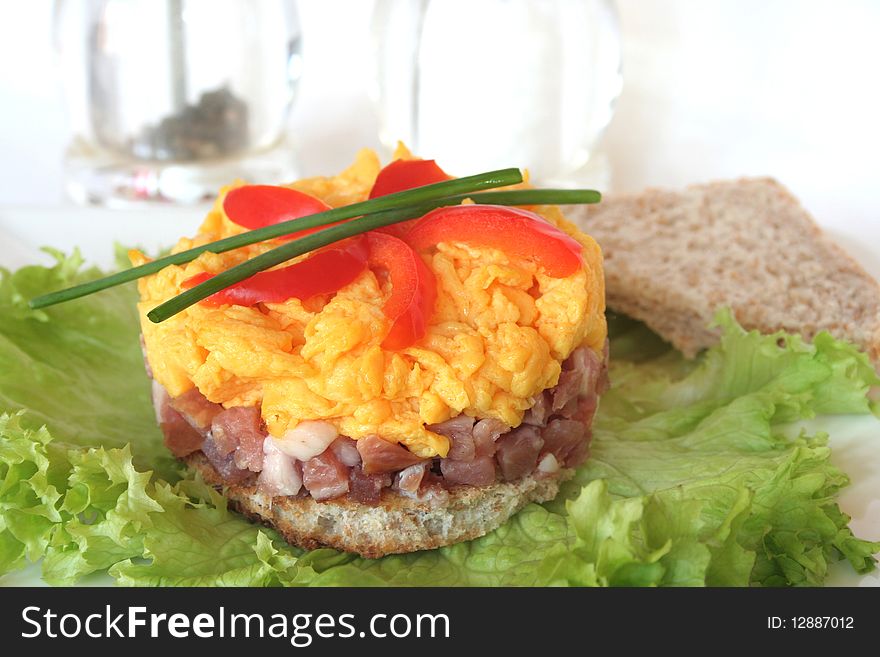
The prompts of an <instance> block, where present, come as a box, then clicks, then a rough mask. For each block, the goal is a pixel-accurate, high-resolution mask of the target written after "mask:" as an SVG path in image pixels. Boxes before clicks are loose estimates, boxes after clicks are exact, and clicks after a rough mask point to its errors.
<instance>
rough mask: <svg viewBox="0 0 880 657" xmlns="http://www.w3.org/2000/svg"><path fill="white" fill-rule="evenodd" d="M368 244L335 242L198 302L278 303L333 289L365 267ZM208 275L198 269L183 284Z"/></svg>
mask: <svg viewBox="0 0 880 657" xmlns="http://www.w3.org/2000/svg"><path fill="white" fill-rule="evenodd" d="M367 260H368V247H367V241H366V240H365V239H364V238H363V237H355V238H352V239H350V240H345V241H342V242H338V243H336V244H334V245H332V246H329V247H326V248H324V249H321V250H320V251H316V252H315V253H314V254H313V255H311V256H310V257H308V258H306V259H305V260H301V261H299V262H296V263H294V264H292V265H288V266H287V267H283V268H281V269H273V270H271V271H262V272H260V273H258V274H254V275H253V276H251V277H250V278H246V279H245V280H243V281H241V282H240V283H236V284H234V285H231V286H229V287H227V288H226V289H224V290H220V291H219V292H215V293H214V294H212V295H211V296H209V297H208V298H206V299H204V300H203V301H202V303H205V304H207V305H211V306H221V305H224V304H229V305H236V306H253V305H255V304H258V303H280V302H283V301H287V300H288V299H291V298H293V297H296V298H297V299H301V300H303V301H305V300H307V299H310V298H312V297H314V296H316V295H318V294H332V293H333V292H337V291H339V290H340V289H342V288H343V287H345V286H346V285H348V284H349V283H351V282H352V281H353V280H354V279H356V278H357V277H358V276H359V275H360V273H361V272H362V271H364V269H366V267H367ZM209 278H211V274H208V273H202V274H197V275H195V276H193V277H191V278H188V279H187V280H186V281H184V283H183V287H187V288H189V287H193V286H195V285H198V284H199V283H203V282H205V281H206V280H208V279H209Z"/></svg>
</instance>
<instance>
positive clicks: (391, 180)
mask: <svg viewBox="0 0 880 657" xmlns="http://www.w3.org/2000/svg"><path fill="white" fill-rule="evenodd" d="M451 178H452V176H450V175H447V174H446V172H445V171H443V169H441V168H440V167H438V166H437V163H436V162H434V160H394V162H392V163H391V164H388V165H387V166H385V168H383V169H382V170H381V171H380V172H379V175H378V176H377V177H376V182H374V183H373V189H372V190H370V198H376V197H377V196H385V195H386V194H393V193H395V192H402V191H405V190H407V189H412V188H413V187H422V186H423V185H430V184H433V183H437V182H443V181H444V180H450V179H451ZM415 222H416V220H415V219H410V220H409V221H402V222H400V223H399V224H391V225H390V226H385V227H383V228H377V229H376V230H377V231H378V232H380V233H388V234H389V235H394V236H395V237H400V238H404V237H406V234H407V233H408V232H409V229H410V228H412V227H413V225H415Z"/></svg>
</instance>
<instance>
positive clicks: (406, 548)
mask: <svg viewBox="0 0 880 657" xmlns="http://www.w3.org/2000/svg"><path fill="white" fill-rule="evenodd" d="M183 460H184V462H186V464H187V465H188V466H189V467H191V468H193V469H195V470H196V471H198V472H199V473H200V474H201V475H202V477H203V478H204V479H205V481H207V482H208V483H209V484H212V485H215V486H217V487H220V486H222V480H221V478H220V476H219V475H218V474H217V471H216V470H214V468H213V467H212V466H211V464H210V463H209V462H208V459H207V458H205V456H204V455H203V454H202V453H201V452H195V453H193V454H190V455H189V456H186V457H184V458H183ZM573 474H574V470H571V469H561V470H559V471H557V472H556V473H555V474H554V475H553V476H542V477H541V478H536V477H534V476H532V475H529V476H527V477H523V478H522V479H520V480H518V481H515V482H510V483H508V482H498V483H496V484H493V485H491V486H481V487H474V486H456V487H454V488H452V489H451V490H450V491H449V497H448V499H446V500H445V501H444V502H443V503H439V504H438V503H432V502H431V501H430V500H427V501H419V500H414V499H410V498H407V497H403V496H402V495H399V494H397V493H395V492H393V491H390V490H386V491H385V492H384V494H383V496H382V500H381V502H380V503H379V504H378V505H377V506H368V505H365V504H361V503H359V502H355V501H353V500H349V499H347V498H344V497H343V498H340V499H336V500H327V501H324V502H317V501H315V500H314V499H313V498H312V497H309V496H306V497H275V498H273V497H270V496H269V495H266V494H265V493H263V492H262V491H260V490H258V489H257V487H256V486H254V485H240V486H224V487H223V490H224V494H225V496H226V498H227V499H228V500H229V501H230V503H231V506H232V507H233V508H235V509H237V510H238V511H240V512H242V513H243V514H245V515H246V516H248V517H249V518H251V519H252V520H256V521H259V522H262V523H263V524H265V525H267V526H269V527H272V528H274V529H276V530H277V531H278V532H279V533H280V534H281V535H282V536H284V538H285V539H286V540H287V541H288V542H289V543H292V544H294V545H298V546H300V547H303V548H306V549H315V548H319V547H324V546H326V547H333V548H337V549H339V550H345V551H346V552H356V553H358V554H360V555H361V556H363V557H368V558H377V557H382V556H385V555H386V554H398V553H404V552H415V551H416V550H430V549H433V548H438V547H442V546H444V545H451V544H453V543H458V542H459V541H466V540H470V539H472V538H477V537H479V536H483V535H484V534H487V533H489V532H490V531H492V530H494V529H497V528H498V527H500V526H501V525H502V524H503V523H505V522H506V521H507V520H508V519H509V518H510V516H512V515H513V514H514V513H516V512H517V511H519V510H520V509H522V508H523V507H524V506H526V504H528V503H530V502H545V501H547V500H551V499H553V498H554V497H556V494H557V493H558V492H559V484H560V483H562V482H563V481H565V480H566V479H569V478H570V477H571V476H572V475H573Z"/></svg>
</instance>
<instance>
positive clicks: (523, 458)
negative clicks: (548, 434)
mask: <svg viewBox="0 0 880 657" xmlns="http://www.w3.org/2000/svg"><path fill="white" fill-rule="evenodd" d="M543 446H544V439H543V438H541V433H540V431H539V430H538V429H537V428H535V427H531V426H520V427H518V428H516V429H514V430H513V431H511V432H510V433H508V434H507V435H505V436H502V437H501V438H499V439H498V453H497V454H496V458H497V459H498V466H499V467H500V468H501V474H502V475H503V476H504V479H505V480H506V481H515V480H516V479H519V478H520V477H523V476H525V475H527V474H529V473H530V472H531V471H532V470H534V469H535V465H536V464H537V462H538V454H540V452H541V448H542V447H543Z"/></svg>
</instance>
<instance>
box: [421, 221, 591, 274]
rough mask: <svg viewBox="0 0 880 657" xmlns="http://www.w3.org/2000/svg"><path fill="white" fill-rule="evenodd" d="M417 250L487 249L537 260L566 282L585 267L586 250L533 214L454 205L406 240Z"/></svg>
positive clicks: (424, 222) (423, 225) (547, 270)
mask: <svg viewBox="0 0 880 657" xmlns="http://www.w3.org/2000/svg"><path fill="white" fill-rule="evenodd" d="M406 241H407V243H408V244H410V246H412V247H413V248H414V249H416V250H417V251H418V250H422V249H427V248H430V247H432V246H434V245H436V244H437V243H439V242H462V243H464V244H471V245H474V246H487V247H492V248H496V249H499V250H501V251H504V252H505V253H507V254H509V255H512V256H517V257H520V258H526V259H530V260H534V261H535V262H537V263H538V264H539V265H541V266H543V267H544V270H545V271H546V272H547V275H548V276H552V277H554V278H565V277H567V276H571V275H572V274H574V273H575V272H576V271H577V270H578V269H580V267H581V266H583V260H582V259H581V251H582V247H581V244H580V243H579V242H578V241H577V240H575V239H574V238H573V237H571V236H570V235H568V234H566V233H564V232H563V231H561V230H559V229H558V228H556V227H555V226H553V225H551V224H549V223H547V222H546V221H545V220H544V219H542V218H541V217H540V216H538V215H537V214H535V213H533V212H529V211H527V210H522V209H520V208H513V207H507V206H503V205H477V204H472V205H454V206H449V207H444V208H437V209H436V210H431V212H429V213H428V214H426V215H425V216H424V217H422V218H421V219H419V220H418V221H417V222H416V224H415V225H414V226H413V227H412V228H411V229H410V231H409V232H408V233H407V235H406Z"/></svg>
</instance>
